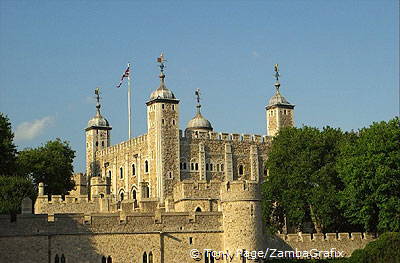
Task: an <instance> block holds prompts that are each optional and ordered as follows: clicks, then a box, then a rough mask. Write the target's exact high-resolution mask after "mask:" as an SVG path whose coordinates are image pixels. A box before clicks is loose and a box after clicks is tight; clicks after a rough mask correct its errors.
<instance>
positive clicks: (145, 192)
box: [143, 186, 150, 198]
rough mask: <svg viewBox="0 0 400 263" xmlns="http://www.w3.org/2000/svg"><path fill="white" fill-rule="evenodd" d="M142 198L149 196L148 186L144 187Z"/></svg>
mask: <svg viewBox="0 0 400 263" xmlns="http://www.w3.org/2000/svg"><path fill="white" fill-rule="evenodd" d="M143 194H144V196H143V197H144V198H149V197H150V188H149V187H148V186H145V187H144V193H143Z"/></svg>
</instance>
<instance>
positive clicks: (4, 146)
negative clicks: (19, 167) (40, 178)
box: [0, 113, 17, 176]
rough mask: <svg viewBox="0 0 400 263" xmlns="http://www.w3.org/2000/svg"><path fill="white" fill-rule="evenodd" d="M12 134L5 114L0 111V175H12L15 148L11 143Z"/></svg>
mask: <svg viewBox="0 0 400 263" xmlns="http://www.w3.org/2000/svg"><path fill="white" fill-rule="evenodd" d="M13 139H14V134H13V132H12V130H11V123H10V121H9V119H8V118H7V116H5V115H4V114H3V113H0V176H1V175H5V176H9V175H14V174H15V167H16V166H15V162H16V154H17V149H16V148H15V145H14V143H13Z"/></svg>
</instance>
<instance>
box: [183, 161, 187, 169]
mask: <svg viewBox="0 0 400 263" xmlns="http://www.w3.org/2000/svg"><path fill="white" fill-rule="evenodd" d="M183 170H186V162H184V163H183Z"/></svg>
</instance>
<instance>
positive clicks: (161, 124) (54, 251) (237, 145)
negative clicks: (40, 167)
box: [0, 61, 371, 263]
mask: <svg viewBox="0 0 400 263" xmlns="http://www.w3.org/2000/svg"><path fill="white" fill-rule="evenodd" d="M160 68H161V73H160V76H159V78H160V84H159V86H158V88H157V89H156V90H155V91H153V92H152V93H151V95H150V98H149V100H148V101H147V102H146V107H147V133H146V134H144V135H142V136H139V137H137V138H133V139H130V140H128V141H125V142H122V143H119V144H117V145H113V146H112V145H110V136H111V129H112V128H111V126H110V123H109V122H108V121H107V120H106V119H105V118H104V117H103V115H102V114H101V112H100V107H101V106H100V100H99V93H98V92H96V95H97V105H96V115H95V116H94V117H93V118H92V119H90V120H89V122H88V125H87V127H86V129H85V132H86V174H76V175H74V180H75V183H76V187H75V189H74V190H73V191H71V192H70V194H69V195H66V196H56V195H52V196H48V195H45V194H44V185H43V184H42V183H41V184H39V189H38V197H37V200H36V203H35V205H34V214H32V213H31V212H30V211H29V200H25V201H24V202H25V203H26V204H25V205H24V204H23V214H22V215H21V216H18V217H17V220H16V222H9V219H8V218H7V219H6V218H5V217H0V222H1V224H0V225H1V226H0V241H7V242H0V243H1V244H2V245H0V248H1V249H2V251H9V252H10V251H14V252H15V253H4V254H2V255H0V261H1V262H57V263H60V262H61V263H63V262H64V263H65V262H99V263H100V262H101V263H110V262H117V263H118V262H140V263H153V262H154V263H176V262H194V261H199V260H201V262H207V263H212V262H259V261H256V260H255V259H254V258H252V257H249V256H247V257H246V256H239V254H240V253H239V252H238V251H241V253H244V252H245V251H249V252H250V251H265V250H266V249H267V248H271V247H277V248H281V249H282V248H286V250H294V249H297V248H299V249H304V250H305V249H310V248H316V249H318V250H323V251H324V250H328V249H327V247H329V248H336V249H338V250H339V249H341V250H342V251H345V254H346V255H349V253H351V252H352V251H353V250H354V249H356V248H360V247H363V246H364V245H365V244H366V243H367V242H368V241H369V240H370V239H371V237H370V236H367V235H363V234H361V233H353V234H352V235H349V233H340V234H339V235H337V234H330V235H328V234H327V235H326V236H324V235H323V234H314V235H311V234H302V235H301V234H299V235H298V234H289V235H284V234H283V235H280V236H279V237H268V235H267V233H266V232H265V230H264V227H263V224H262V215H261V204H260V201H261V195H260V186H261V183H262V182H263V180H264V178H265V177H266V176H267V171H266V169H265V168H264V163H265V161H266V160H267V158H268V151H269V148H270V145H271V141H272V138H273V136H275V135H276V134H277V133H278V132H279V130H280V129H281V128H282V127H288V126H289V127H291V126H293V125H294V105H293V104H290V103H289V102H288V101H287V100H286V99H285V98H284V97H283V96H282V94H281V93H280V83H279V73H278V68H277V65H276V67H275V74H276V82H275V84H274V86H275V94H274V95H273V96H272V97H271V98H270V100H269V102H268V103H267V105H266V107H265V108H266V131H267V134H268V135H267V136H265V135H264V136H261V135H250V134H235V133H223V132H215V131H214V130H213V127H212V124H211V123H210V122H209V121H208V120H207V119H206V118H205V117H204V116H203V115H202V114H201V105H200V100H199V91H198V90H197V91H196V95H197V96H198V100H197V106H196V108H197V110H196V115H195V116H194V117H193V119H191V120H190V121H189V122H188V124H187V126H186V127H185V130H184V131H183V130H180V122H179V112H180V109H179V99H177V98H176V97H175V95H174V93H173V92H172V91H171V90H170V89H168V88H167V87H166V84H165V74H164V70H163V68H164V66H163V61H161V63H160ZM260 114H262V113H260ZM27 207H28V208H27ZM207 250H212V251H225V253H226V254H225V257H224V256H223V255H219V254H216V253H214V254H213V253H207V252H206V251H207ZM17 251H18V252H17ZM192 251H197V253H196V255H193V254H191V253H192ZM238 253H239V254H238ZM227 255H231V256H232V257H231V258H229V257H227Z"/></svg>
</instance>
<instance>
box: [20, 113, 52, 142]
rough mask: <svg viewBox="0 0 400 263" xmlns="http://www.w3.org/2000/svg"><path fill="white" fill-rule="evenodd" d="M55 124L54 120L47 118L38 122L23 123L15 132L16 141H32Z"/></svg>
mask: <svg viewBox="0 0 400 263" xmlns="http://www.w3.org/2000/svg"><path fill="white" fill-rule="evenodd" d="M53 122H54V118H53V117H51V116H46V117H43V118H41V119H38V120H33V121H30V122H28V121H27V122H23V123H21V124H20V125H18V126H17V129H16V130H15V140H16V141H30V140H33V139H35V138H36V137H37V136H39V135H40V134H42V133H43V131H44V130H45V129H46V128H47V127H49V126H50V125H51V124H52V123H53Z"/></svg>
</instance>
